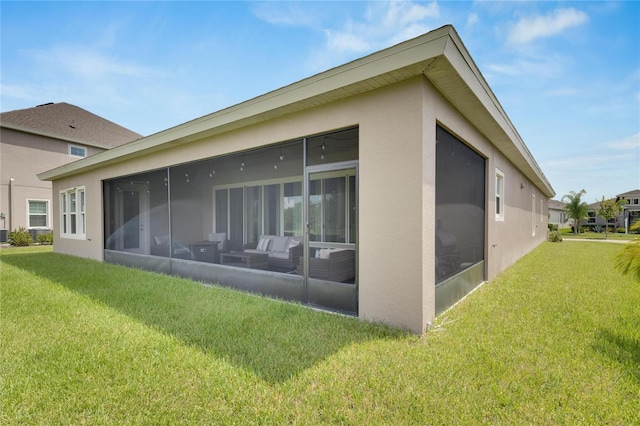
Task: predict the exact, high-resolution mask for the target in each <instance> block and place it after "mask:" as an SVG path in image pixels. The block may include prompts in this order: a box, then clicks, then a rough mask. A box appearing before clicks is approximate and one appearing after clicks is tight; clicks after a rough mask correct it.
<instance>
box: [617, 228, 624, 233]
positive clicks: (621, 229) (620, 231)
mask: <svg viewBox="0 0 640 426" xmlns="http://www.w3.org/2000/svg"><path fill="white" fill-rule="evenodd" d="M625 231H626V229H624V228H616V232H617V233H618V234H624V233H625Z"/></svg>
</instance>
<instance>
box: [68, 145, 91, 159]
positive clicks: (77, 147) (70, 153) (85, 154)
mask: <svg viewBox="0 0 640 426" xmlns="http://www.w3.org/2000/svg"><path fill="white" fill-rule="evenodd" d="M74 148H75V149H81V150H82V151H83V152H84V155H78V154H73V153H72V151H73V149H74ZM69 155H70V156H71V157H76V158H85V157H86V156H87V148H86V147H84V146H79V145H71V144H69Z"/></svg>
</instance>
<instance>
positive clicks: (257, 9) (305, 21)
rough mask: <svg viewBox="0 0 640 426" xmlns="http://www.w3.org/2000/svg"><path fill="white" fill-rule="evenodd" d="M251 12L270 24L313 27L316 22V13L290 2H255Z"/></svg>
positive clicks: (307, 7)
mask: <svg viewBox="0 0 640 426" xmlns="http://www.w3.org/2000/svg"><path fill="white" fill-rule="evenodd" d="M251 12H252V13H253V14H254V15H255V17H256V18H258V19H260V20H263V21H265V22H268V23H269V24H272V25H285V26H303V27H313V26H315V25H316V24H317V18H316V16H317V13H314V11H313V10H310V9H309V5H308V4H304V8H303V7H302V5H301V4H299V3H292V2H260V3H257V4H255V5H254V6H253V7H252V9H251Z"/></svg>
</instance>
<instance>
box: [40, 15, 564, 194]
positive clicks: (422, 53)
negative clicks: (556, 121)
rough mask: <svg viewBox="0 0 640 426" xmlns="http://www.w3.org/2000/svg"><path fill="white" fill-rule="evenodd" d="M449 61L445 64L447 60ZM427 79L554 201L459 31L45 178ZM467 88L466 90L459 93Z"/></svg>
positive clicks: (448, 30)
mask: <svg viewBox="0 0 640 426" xmlns="http://www.w3.org/2000/svg"><path fill="white" fill-rule="evenodd" d="M441 59H444V60H441ZM418 75H424V76H425V77H426V78H428V79H429V80H430V81H431V82H432V83H433V84H434V85H435V86H436V87H437V88H438V90H440V91H441V92H442V93H443V95H444V96H445V97H446V98H447V99H448V100H449V101H450V102H451V103H452V104H453V105H454V106H455V107H456V108H457V109H459V110H460V111H461V112H462V113H463V114H464V115H465V117H467V119H469V121H471V122H472V124H473V125H474V126H476V127H477V128H478V130H479V131H480V132H481V133H483V134H484V135H485V136H486V137H487V138H488V139H489V140H490V141H491V142H492V143H494V144H495V145H496V147H497V148H498V149H499V150H500V151H501V152H502V153H503V154H504V155H505V156H506V157H507V158H509V159H510V160H511V161H512V162H513V163H514V164H516V165H517V166H518V167H519V168H520V169H521V170H523V172H524V174H525V175H526V176H527V177H528V178H529V179H530V180H531V181H532V182H533V183H534V184H535V185H536V186H537V187H538V188H539V189H540V190H541V191H543V192H544V193H545V195H547V196H548V197H549V198H551V197H553V196H554V195H555V192H554V191H553V188H552V187H551V185H550V183H549V182H548V181H547V179H546V177H545V176H544V174H543V173H542V170H541V169H540V167H539V166H538V164H537V163H536V161H535V160H534V158H533V156H532V155H531V153H530V152H529V150H528V149H527V147H526V145H525V144H524V142H523V140H522V138H521V137H520V135H519V134H518V132H517V131H516V129H515V127H514V126H513V124H512V123H511V121H510V120H509V118H508V116H507V114H506V113H505V111H504V110H503V108H502V106H501V105H500V103H499V102H498V100H497V98H496V97H495V95H494V94H493V92H492V91H491V89H490V87H489V85H488V83H487V82H486V80H485V79H484V78H483V77H482V74H481V73H480V71H479V69H478V67H477V66H476V65H475V63H474V62H473V60H472V58H471V56H470V55H469V53H468V51H467V50H466V48H465V47H464V44H463V43H462V40H461V39H460V38H459V36H458V35H457V33H456V32H455V29H454V28H453V27H452V26H444V27H442V28H439V29H437V30H434V31H431V32H429V33H427V34H425V35H423V36H420V37H417V38H415V39H412V40H408V41H406V42H403V43H401V44H398V45H396V46H393V47H391V48H388V49H385V50H382V51H379V52H376V53H373V54H371V55H368V56H365V57H363V58H360V59H357V60H355V61H352V62H349V63H347V64H344V65H342V66H339V67H337V68H333V69H330V70H328V71H325V72H323V73H320V74H317V75H314V76H312V77H309V78H307V79H304V80H301V81H298V82H296V83H293V84H291V85H288V86H285V87H283V88H280V89H278V90H275V91H272V92H269V93H266V94H264V95H261V96H258V97H256V98H253V99H250V100H248V101H245V102H243V103H240V104H237V105H234V106H231V107H229V108H226V109H223V110H220V111H217V112H215V113H212V114H209V115H206V116H204V117H201V118H198V119H195V120H192V121H189V122H187V123H184V124H181V125H179V126H176V127H173V128H170V129H167V130H164V131H162V132H159V133H156V134H154V135H151V136H148V137H146V138H142V139H139V140H137V141H133V142H130V143H128V144H125V145H121V146H119V147H116V148H112V149H110V150H109V151H105V152H102V153H99V154H96V155H94V156H92V157H88V158H86V159H83V160H80V161H77V162H74V163H69V164H67V165H64V166H61V167H59V168H57V169H53V170H50V171H47V172H44V173H41V174H39V175H38V177H39V178H40V179H42V180H55V179H59V178H63V177H66V176H70V175H73V174H76V173H78V172H82V171H89V170H92V169H96V168H99V167H103V166H106V165H109V164H112V163H115V162H118V161H122V160H124V159H131V158H135V157H138V156H142V155H146V154H149V153H152V152H156V151H159V150H164V149H167V148H169V147H173V146H177V145H181V144H184V143H189V142H192V141H195V140H200V139H203V138H205V137H211V136H215V135H218V134H221V133H224V132H227V131H230V130H233V129H237V128H241V127H244V126H247V125H250V124H256V123H259V122H262V121H265V120H268V119H273V118H275V117H279V116H282V115H285V114H290V113H293V112H297V111H302V110H304V109H307V108H310V107H313V106H317V105H321V104H324V103H328V102H332V101H335V100H338V99H341V98H344V97H348V96H352V95H354V94H357V93H362V92H364V91H368V90H373V89H375V88H378V87H382V86H385V85H388V84H393V83H395V82H397V81H401V80H404V79H407V78H411V77H415V76H418ZM461 86H464V87H463V88H462V89H456V88H460V87H461Z"/></svg>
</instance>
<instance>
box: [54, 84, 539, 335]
mask: <svg viewBox="0 0 640 426" xmlns="http://www.w3.org/2000/svg"><path fill="white" fill-rule="evenodd" d="M436 122H440V123H442V125H444V126H445V127H447V128H448V129H450V130H451V131H452V132H453V133H455V134H456V135H458V137H460V138H461V139H462V140H464V141H466V142H467V143H469V144H472V145H473V146H474V147H475V149H476V150H478V152H480V153H481V154H482V155H484V156H485V157H487V158H488V162H487V175H488V185H487V200H488V202H487V212H488V217H489V220H488V223H487V229H486V230H487V235H488V236H487V238H486V247H485V252H486V257H487V259H488V262H487V276H488V277H489V278H491V277H493V276H495V275H496V274H497V273H498V272H500V271H501V270H503V269H504V268H505V267H506V266H508V265H509V264H511V263H512V262H513V261H514V260H515V259H517V258H518V257H519V256H520V255H521V254H523V253H525V252H526V251H528V250H530V249H531V248H533V247H535V245H537V244H538V243H539V242H540V241H542V238H543V237H542V234H546V232H543V230H546V215H545V217H544V220H545V221H544V222H541V223H540V226H539V227H538V229H540V232H537V233H536V237H532V236H531V214H530V211H529V212H527V208H529V210H530V208H531V193H532V192H533V193H535V194H536V197H537V200H538V202H539V200H540V199H542V195H541V194H540V193H539V191H537V190H536V189H535V188H532V185H531V184H530V183H529V182H528V181H526V180H525V179H524V178H523V177H522V175H521V174H520V173H519V172H518V171H517V170H515V168H514V167H513V166H512V165H511V164H510V163H509V162H508V161H507V160H506V159H505V158H504V157H503V156H502V154H500V153H498V152H496V151H495V149H494V148H493V146H492V145H491V144H490V142H489V141H487V140H486V139H485V138H484V137H483V136H482V135H481V134H480V133H479V132H478V131H477V130H476V129H475V128H474V127H473V126H471V125H470V124H469V123H468V122H467V120H466V119H465V118H464V117H462V116H461V115H460V114H459V113H458V112H457V110H455V109H454V108H452V107H451V105H450V104H449V103H448V102H447V101H446V99H444V98H443V97H442V96H441V95H440V94H439V92H438V91H437V90H436V89H435V88H434V87H433V86H432V85H431V84H430V83H429V82H428V81H427V80H426V79H425V78H423V77H415V78H413V79H410V80H407V81H404V82H402V83H398V84H394V85H391V86H387V87H385V88H382V89H378V90H375V91H371V92H367V93H365V94H362V95H359V96H355V97H352V98H349V99H345V100H341V101H338V102H334V103H332V104H329V105H324V106H321V107H316V108H313V109H310V110H307V111H304V112H301V113H296V114H292V115H289V116H287V117H285V118H280V119H276V120H271V121H269V122H266V123H262V124H258V125H254V126H250V127H247V128H244V129H240V130H236V131H233V132H229V133H226V134H223V135H219V136H216V137H214V138H210V139H206V140H202V141H199V142H194V143H191V144H188V145H184V146H178V147H173V148H171V149H169V150H166V151H163V152H158V153H155V154H151V155H148V156H144V157H140V158H137V159H132V160H128V161H124V162H121V163H119V164H115V165H112V166H109V167H106V168H103V169H98V170H94V171H91V172H87V173H85V174H81V175H77V176H74V177H72V178H65V179H61V180H58V181H56V182H55V183H54V190H55V193H57V192H58V191H59V190H62V189H65V188H71V187H76V186H86V199H87V240H86V241H78V240H65V239H61V238H60V237H59V235H56V244H55V250H56V251H57V252H60V253H68V254H73V255H76V256H84V257H89V258H93V259H97V260H102V258H103V254H102V247H103V245H104V241H103V235H102V233H103V231H102V226H103V213H102V198H101V197H102V188H101V180H103V179H109V178H114V177H118V176H125V175H129V174H134V173H139V172H141V171H147V170H153V169H158V168H162V167H167V166H171V165H175V164H180V163H185V162H190V161H195V160H199V159H203V158H208V157H214V156H217V155H222V154H226V153H229V152H236V151H241V150H246V149H250V148H255V147H259V146H262V145H267V144H271V143H277V142H282V141H287V140H292V139H296V138H301V137H304V136H307V135H313V134H318V133H324V132H328V131H331V130H333V129H339V128H344V127H348V126H354V125H357V126H359V132H360V133H359V142H360V145H359V173H360V174H359V184H360V186H359V237H360V238H359V314H360V317H361V318H363V319H366V320H371V321H380V322H385V323H388V324H391V325H394V326H401V327H406V328H408V329H410V330H412V331H414V332H418V333H420V332H422V331H424V329H425V326H426V324H427V322H429V321H431V320H432V319H433V316H434V311H435V301H434V297H435V289H434V270H435V266H434V261H435V243H434V234H435V224H434V218H435V189H434V188H435V125H436ZM496 166H498V167H500V169H501V170H502V171H503V172H505V175H506V176H507V185H508V188H509V190H508V194H507V198H506V202H507V211H506V217H507V219H506V220H505V222H504V223H502V224H495V223H494V221H493V214H492V212H493V211H494V210H493V208H494V206H493V202H492V200H493V199H494V195H493V181H494V178H493V173H494V172H493V170H494V168H495V167H496ZM520 181H523V182H524V184H525V189H524V190H523V191H528V193H527V196H528V198H527V196H525V195H523V194H525V192H523V191H520V189H519V188H520ZM516 186H517V190H516V189H514V188H516ZM525 200H528V203H529V204H526V202H525ZM544 211H545V212H546V210H544ZM54 214H55V216H56V220H59V218H58V197H54ZM521 214H522V215H523V216H525V217H526V218H524V219H521V218H520V215H521ZM543 225H544V226H543ZM494 244H495V247H493V245H494ZM489 247H492V248H493V249H492V250H493V251H492V250H490V249H489Z"/></svg>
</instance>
